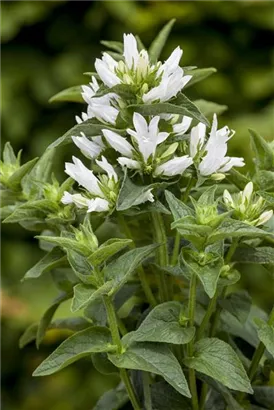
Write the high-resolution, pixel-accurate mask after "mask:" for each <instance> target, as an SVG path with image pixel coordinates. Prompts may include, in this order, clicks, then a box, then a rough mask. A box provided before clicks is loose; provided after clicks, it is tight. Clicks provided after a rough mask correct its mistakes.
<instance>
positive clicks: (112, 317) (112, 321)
mask: <svg viewBox="0 0 274 410" xmlns="http://www.w3.org/2000/svg"><path fill="white" fill-rule="evenodd" d="M103 300H104V304H105V307H106V311H107V316H108V323H109V328H110V332H111V336H112V340H113V343H114V344H116V346H117V349H118V353H120V354H121V352H122V343H121V339H120V334H119V328H118V323H117V318H116V313H115V310H114V306H113V303H112V300H111V298H110V297H109V296H103ZM120 376H121V379H122V380H123V382H124V384H125V387H126V389H127V393H128V396H129V399H130V401H131V404H132V406H133V409H134V410H141V407H140V405H139V403H138V400H137V397H136V394H135V392H134V389H133V386H132V383H131V380H130V378H129V375H128V373H127V371H126V369H120Z"/></svg>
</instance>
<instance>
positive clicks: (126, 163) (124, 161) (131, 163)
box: [117, 157, 141, 169]
mask: <svg viewBox="0 0 274 410" xmlns="http://www.w3.org/2000/svg"><path fill="white" fill-rule="evenodd" d="M117 161H118V162H119V164H120V165H121V166H122V167H127V168H129V169H141V164H140V162H138V161H135V160H134V159H130V158H126V157H119V158H117Z"/></svg>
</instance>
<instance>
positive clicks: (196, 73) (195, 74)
mask: <svg viewBox="0 0 274 410" xmlns="http://www.w3.org/2000/svg"><path fill="white" fill-rule="evenodd" d="M216 72H217V70H216V68H214V67H208V68H196V69H194V70H189V69H188V68H184V75H192V78H191V80H190V81H189V82H188V83H187V84H186V85H185V86H184V88H187V87H191V86H192V85H194V84H196V83H198V82H200V81H203V80H205V79H206V78H207V77H209V76H210V75H212V74H215V73H216Z"/></svg>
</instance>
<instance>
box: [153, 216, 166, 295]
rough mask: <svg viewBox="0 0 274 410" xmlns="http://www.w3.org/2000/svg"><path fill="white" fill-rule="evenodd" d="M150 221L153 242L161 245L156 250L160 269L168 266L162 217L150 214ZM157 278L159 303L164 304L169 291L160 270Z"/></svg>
mask: <svg viewBox="0 0 274 410" xmlns="http://www.w3.org/2000/svg"><path fill="white" fill-rule="evenodd" d="M151 219H152V225H153V232H154V238H155V241H156V242H157V243H159V244H161V246H160V247H159V248H158V249H157V261H158V264H159V265H160V266H161V267H164V266H167V265H168V252H167V238H166V232H165V225H164V221H163V218H162V215H161V214H160V213H158V212H152V213H151ZM157 278H158V286H159V293H160V300H161V302H166V301H168V300H169V290H168V287H167V284H166V280H165V274H164V272H163V271H162V270H161V269H160V270H159V271H158V272H157Z"/></svg>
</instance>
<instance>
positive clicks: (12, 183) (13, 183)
mask: <svg viewBox="0 0 274 410" xmlns="http://www.w3.org/2000/svg"><path fill="white" fill-rule="evenodd" d="M38 159H39V158H38V157H37V158H34V159H32V160H31V161H29V162H26V164H24V165H22V166H21V167H20V168H18V169H17V170H16V171H15V172H14V173H13V174H12V175H11V177H10V178H9V179H8V186H9V187H10V188H12V189H17V188H19V187H20V184H21V181H22V178H23V177H24V176H25V175H26V174H27V173H28V172H30V170H31V169H32V168H33V167H34V165H35V164H36V163H37V161H38Z"/></svg>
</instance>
